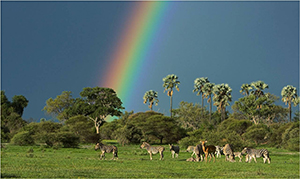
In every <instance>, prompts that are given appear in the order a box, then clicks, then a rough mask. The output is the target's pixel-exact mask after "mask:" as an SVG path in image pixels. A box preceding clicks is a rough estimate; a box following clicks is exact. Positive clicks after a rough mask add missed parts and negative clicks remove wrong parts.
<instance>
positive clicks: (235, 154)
mask: <svg viewBox="0 0 300 179" xmlns="http://www.w3.org/2000/svg"><path fill="white" fill-rule="evenodd" d="M233 155H234V158H236V157H238V158H240V161H239V162H242V158H243V155H242V152H233Z"/></svg>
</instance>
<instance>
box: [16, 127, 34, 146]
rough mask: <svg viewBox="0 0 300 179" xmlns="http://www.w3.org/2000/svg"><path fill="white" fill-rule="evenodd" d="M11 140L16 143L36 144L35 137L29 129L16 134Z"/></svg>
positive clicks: (22, 144)
mask: <svg viewBox="0 0 300 179" xmlns="http://www.w3.org/2000/svg"><path fill="white" fill-rule="evenodd" d="M11 142H12V143H13V144H16V145H20V146H24V145H34V139H33V138H32V136H31V135H30V133H29V132H28V131H22V132H19V133H17V134H16V135H14V137H13V138H12V139H11Z"/></svg>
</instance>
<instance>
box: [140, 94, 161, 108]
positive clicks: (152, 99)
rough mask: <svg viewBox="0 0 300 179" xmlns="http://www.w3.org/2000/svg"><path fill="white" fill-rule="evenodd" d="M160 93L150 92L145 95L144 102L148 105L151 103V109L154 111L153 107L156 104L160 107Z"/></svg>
mask: <svg viewBox="0 0 300 179" xmlns="http://www.w3.org/2000/svg"><path fill="white" fill-rule="evenodd" d="M157 94H158V93H157V92H156V91H153V90H149V91H147V92H146V93H145V94H144V97H143V100H144V104H146V103H147V102H148V101H149V109H150V110H151V111H152V106H153V104H154V103H155V105H156V106H157V105H158V102H159V100H158V95H157Z"/></svg>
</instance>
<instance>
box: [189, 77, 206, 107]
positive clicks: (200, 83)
mask: <svg viewBox="0 0 300 179" xmlns="http://www.w3.org/2000/svg"><path fill="white" fill-rule="evenodd" d="M206 83H209V80H208V78H207V77H202V78H196V79H195V81H194V90H193V93H194V92H196V91H197V96H199V95H201V94H202V95H201V98H202V103H201V106H202V109H203V101H204V92H203V87H204V85H205V84H206Z"/></svg>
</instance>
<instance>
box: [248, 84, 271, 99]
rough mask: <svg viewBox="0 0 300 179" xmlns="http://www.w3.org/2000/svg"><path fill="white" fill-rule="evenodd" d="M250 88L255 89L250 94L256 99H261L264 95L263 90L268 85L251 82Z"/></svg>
mask: <svg viewBox="0 0 300 179" xmlns="http://www.w3.org/2000/svg"><path fill="white" fill-rule="evenodd" d="M251 86H253V87H254V89H255V90H254V91H251V94H254V95H255V96H256V97H257V98H259V97H262V96H263V95H264V92H263V90H264V89H266V88H269V85H267V84H266V83H265V82H263V81H255V82H252V83H251Z"/></svg>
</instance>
